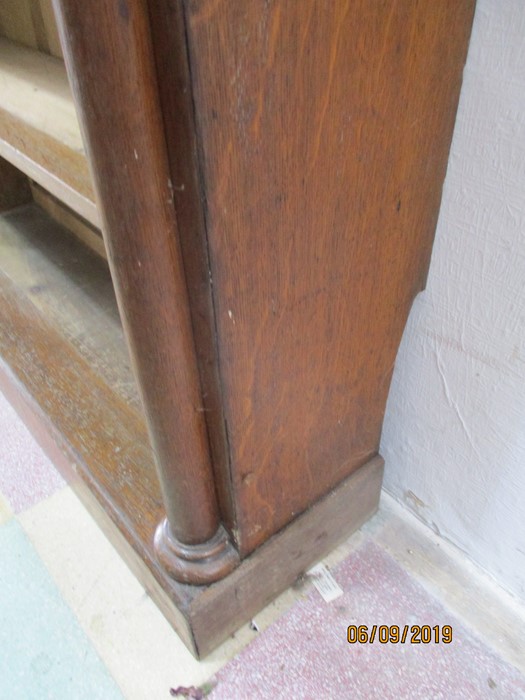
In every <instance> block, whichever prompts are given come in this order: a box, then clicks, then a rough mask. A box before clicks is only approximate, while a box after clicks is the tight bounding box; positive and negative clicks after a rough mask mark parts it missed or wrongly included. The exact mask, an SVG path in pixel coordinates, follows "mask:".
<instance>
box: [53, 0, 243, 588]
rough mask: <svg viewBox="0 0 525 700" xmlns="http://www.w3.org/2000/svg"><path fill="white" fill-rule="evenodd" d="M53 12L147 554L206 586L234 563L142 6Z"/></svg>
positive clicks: (123, 2)
mask: <svg viewBox="0 0 525 700" xmlns="http://www.w3.org/2000/svg"><path fill="white" fill-rule="evenodd" d="M54 7H55V11H56V14H57V19H58V24H59V31H60V35H61V40H62V46H63V49H64V53H65V60H66V65H67V67H68V73H69V76H70V80H71V83H72V89H73V93H74V95H75V99H76V104H77V107H78V109H79V112H80V119H81V125H82V127H83V131H84V139H85V142H86V147H87V150H88V153H89V157H90V162H91V165H92V169H93V178H94V182H95V189H96V193H97V199H98V206H99V208H100V211H101V215H102V220H103V231H104V239H105V244H106V248H107V251H108V259H109V263H110V268H111V274H112V278H113V283H114V286H115V290H116V294H117V300H118V304H119V310H120V315H121V318H122V322H123V325H124V329H125V332H126V336H127V340H128V344H129V348H130V353H131V357H132V361H133V365H134V370H135V376H136V378H137V382H138V385H139V389H140V392H141V396H142V401H143V404H144V409H145V414H146V419H147V422H148V427H149V432H150V437H151V441H152V444H153V448H154V452H155V456H156V462H157V469H158V474H159V479H160V483H161V488H162V492H163V497H164V503H165V507H166V515H167V517H166V520H165V521H164V522H162V523H161V524H160V525H159V528H158V530H157V534H156V538H155V544H156V550H157V554H158V556H159V558H160V560H161V562H162V563H163V564H164V566H165V568H166V569H167V570H168V571H169V572H170V573H171V574H172V575H173V577H174V578H176V579H177V580H181V581H185V582H189V583H196V584H200V583H206V582H210V581H214V580H216V579H218V578H221V577H223V576H224V575H226V574H227V573H228V572H229V571H231V570H232V569H233V568H234V567H235V566H236V565H237V563H238V561H239V557H238V553H237V552H236V550H235V549H234V548H233V546H232V544H231V542H230V540H229V538H228V535H227V533H226V531H225V530H224V528H223V527H222V525H221V523H220V517H219V509H218V506H217V499H216V493H215V485H214V479H213V472H212V466H211V461H210V454H209V446H208V439H207V433H206V425H205V420H204V415H203V412H202V401H201V392H200V385H199V374H198V368H197V361H196V353H195V346H194V339H193V333H192V326H191V318H190V311H189V302H188V291H187V287H186V280H185V273H184V268H183V263H182V257H181V251H180V244H179V233H178V230H177V222H176V219H175V212H174V207H173V192H172V190H173V186H172V183H171V181H170V179H169V168H168V162H167V155H166V146H165V141H164V136H163V124H162V116H161V111H160V106H159V99H158V94H157V84H156V76H155V67H154V59H153V52H152V46H151V37H150V29H149V22H148V14H147V7H146V4H145V2H144V0H118V1H117V0H101V2H99V3H97V4H96V6H94V5H91V4H85V3H79V2H77V1H76V0H54Z"/></svg>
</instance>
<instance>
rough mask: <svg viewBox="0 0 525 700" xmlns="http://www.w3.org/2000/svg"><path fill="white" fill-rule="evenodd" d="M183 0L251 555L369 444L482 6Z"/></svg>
mask: <svg viewBox="0 0 525 700" xmlns="http://www.w3.org/2000/svg"><path fill="white" fill-rule="evenodd" d="M184 7H185V22H186V31H187V38H188V44H189V56H190V72H191V76H192V83H193V90H194V91H193V98H194V104H195V115H196V128H197V134H198V138H199V145H200V158H201V162H200V168H201V171H202V182H203V190H204V191H203V206H204V208H205V215H206V230H207V237H208V244H209V253H210V255H209V258H210V265H211V277H212V283H213V296H214V308H215V313H216V319H215V321H216V331H217V342H218V351H219V358H220V381H221V386H222V396H223V410H224V419H225V422H226V426H227V438H228V444H229V448H230V460H231V472H230V475H229V478H230V479H231V489H232V490H233V499H234V502H235V509H236V534H237V537H238V542H239V544H240V549H241V553H242V554H243V555H245V554H246V553H248V552H250V551H252V550H253V549H254V548H255V547H256V546H257V545H259V544H261V543H262V542H263V541H264V540H265V539H267V538H268V537H269V536H270V535H272V534H273V533H275V532H276V531H278V530H279V529H280V528H281V527H282V526H283V525H285V524H286V523H287V522H289V521H290V520H291V519H293V518H294V517H296V515H297V514H298V513H301V512H302V511H304V510H305V509H306V508H308V506H309V505H311V504H312V503H313V502H314V501H315V500H316V499H317V498H319V497H320V496H321V495H322V494H323V493H326V492H327V491H328V490H329V489H330V488H332V487H333V486H334V485H335V484H337V483H338V482H339V481H340V480H341V479H343V478H344V477H345V476H347V475H348V474H350V473H351V472H352V471H353V470H354V469H356V468H357V467H359V466H360V465H361V464H363V463H364V462H366V461H367V460H369V459H370V458H371V456H372V455H374V454H376V453H377V450H378V446H379V438H380V433H381V424H382V420H383V414H384V410H385V403H386V399H387V394H388V390H389V385H390V379H391V376H392V370H393V367H394V361H395V357H396V353H397V349H398V346H399V342H400V339H401V335H402V332H403V329H404V326H405V323H406V320H407V316H408V313H409V310H410V307H411V304H412V301H413V299H414V297H415V295H416V294H417V293H418V291H420V290H421V289H422V288H423V287H424V284H425V279H426V274H427V269H428V265H429V260H430V253H431V247H432V240H433V236H434V230H435V226H436V221H437V216H438V210H439V203H440V197H441V188H442V184H443V179H444V175H445V170H446V163H447V157H448V151H449V145H450V140H451V136H452V130H453V125H454V119H455V113H456V108H457V102H458V96H459V90H460V85H461V77H462V70H463V65H464V62H465V58H466V51H467V46H468V38H469V34H470V27H471V22H472V16H473V10H474V1H473V0H459V1H458V0H442V1H440V2H435V0H398V1H397V2H390V1H388V2H385V1H383V0H334V1H333V2H324V1H321V0H303V1H302V2H296V1H295V0H280V1H277V0H246V1H245V2H228V1H226V0H187V2H184Z"/></svg>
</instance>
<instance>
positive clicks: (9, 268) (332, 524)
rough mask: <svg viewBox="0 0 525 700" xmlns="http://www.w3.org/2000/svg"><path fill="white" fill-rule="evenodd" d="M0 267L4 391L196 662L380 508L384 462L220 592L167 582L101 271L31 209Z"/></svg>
mask: <svg viewBox="0 0 525 700" xmlns="http://www.w3.org/2000/svg"><path fill="white" fill-rule="evenodd" d="M0 268H1V271H0V358H1V359H0V387H1V389H2V390H3V391H4V392H5V393H6V395H7V396H8V398H9V399H10V401H11V402H12V403H13V405H14V406H15V407H16V409H17V410H18V411H19V413H20V414H21V415H22V416H23V418H24V420H25V421H26V423H27V424H28V426H29V427H30V429H31V430H32V432H33V433H34V435H35V436H36V437H37V439H38V441H39V442H40V444H41V445H42V447H43V448H44V450H45V451H46V452H47V454H48V455H49V456H50V458H51V459H52V460H53V462H54V463H55V464H56V465H57V467H58V468H59V469H60V470H61V471H62V473H63V475H64V476H65V477H66V478H67V479H68V481H69V483H70V484H71V486H72V487H73V488H74V489H75V491H76V493H77V494H78V495H79V497H80V498H81V499H82V501H83V502H84V504H85V505H86V506H87V507H88V509H89V510H90V512H91V513H92V514H93V516H94V517H95V519H96V520H97V522H98V523H99V525H100V526H101V527H102V528H103V529H104V531H105V532H106V534H107V535H108V537H109V538H110V539H111V541H112V542H113V543H114V545H115V546H116V548H117V549H118V551H119V552H120V554H121V555H122V556H123V558H124V559H125V561H126V562H127V563H128V565H129V566H130V567H131V569H132V570H133V572H134V573H135V574H136V575H137V577H138V578H139V579H140V580H141V582H142V583H143V584H144V586H145V587H146V589H147V590H148V592H149V593H150V595H151V596H152V597H153V599H154V600H155V602H156V603H157V604H158V605H159V607H160V608H161V610H162V611H163V613H164V614H165V615H166V617H167V618H168V620H169V621H170V622H171V624H172V625H173V626H174V628H175V629H176V631H177V632H178V633H179V634H180V635H181V637H182V639H183V640H184V642H185V643H186V644H187V645H188V647H189V648H190V649H191V650H192V651H193V653H195V654H196V655H198V656H201V657H203V656H206V655H207V654H208V653H209V652H210V651H211V650H212V649H213V648H215V647H216V646H217V645H218V644H220V643H221V642H222V641H223V640H224V639H226V638H227V637H228V636H229V635H230V634H231V633H232V632H234V631H235V630H236V629H237V628H238V627H239V626H240V625H242V624H243V623H244V622H247V621H248V620H249V619H251V618H252V617H253V616H254V615H255V614H256V613H257V611H258V610H260V608H261V607H262V606H263V605H265V604H266V603H268V602H269V601H270V600H272V598H274V597H275V596H276V595H278V594H279V593H280V592H281V591H282V590H284V589H285V588H286V587H287V586H289V585H290V584H291V583H292V582H293V581H294V580H295V578H296V577H297V576H298V575H300V574H301V573H303V572H304V570H305V569H307V568H309V567H310V566H311V565H312V564H313V563H315V561H317V560H318V559H320V558H321V557H322V556H324V555H325V554H326V553H327V552H329V551H330V550H331V549H332V548H333V547H335V546H336V545H337V544H338V543H339V542H341V541H342V540H343V539H345V538H346V537H347V536H348V535H350V534H351V532H352V531H353V530H355V529H356V528H357V527H359V525H360V524H361V523H362V522H364V521H365V520H366V519H367V518H368V517H370V516H371V515H372V514H373V512H374V511H375V509H376V508H377V503H378V499H379V493H380V489H381V477H382V460H381V459H380V458H375V459H373V460H372V461H371V462H370V463H369V464H368V465H366V466H365V467H364V468H363V469H360V470H358V471H357V472H356V473H355V474H353V475H352V476H351V477H350V478H349V479H348V480H345V482H343V483H342V484H341V485H340V486H338V487H337V488H336V489H334V491H333V492H331V493H330V494H329V495H328V496H327V497H326V498H325V499H322V500H321V501H319V503H317V504H316V505H315V506H314V507H313V508H311V509H309V510H308V511H307V512H306V513H304V514H303V515H301V516H300V517H298V518H297V519H296V520H295V521H294V522H293V523H292V524H291V525H290V526H288V527H287V528H285V529H284V530H283V531H281V532H279V533H278V534H277V535H276V536H274V537H273V538H271V539H270V540H269V541H268V542H267V543H266V544H265V545H263V546H262V547H261V548H260V549H259V550H258V551H257V552H255V553H254V554H253V555H252V556H250V557H248V558H247V559H245V560H244V561H243V562H242V563H241V564H240V565H239V567H238V568H237V569H235V570H234V571H233V572H232V573H231V574H230V575H229V576H228V577H227V578H226V579H224V581H219V582H217V583H214V584H212V585H211V586H187V585H184V584H178V583H176V582H175V581H173V579H172V578H171V577H170V576H169V575H168V574H167V573H166V571H165V570H164V569H163V568H162V567H161V566H160V565H159V562H158V560H157V557H156V555H155V552H154V549H153V533H154V531H155V528H156V526H157V523H158V520H159V518H160V517H161V514H162V512H163V505H162V498H161V493H160V489H159V485H158V481H157V478H156V475H155V467H154V460H153V454H152V451H151V447H150V444H149V440H148V435H147V430H146V426H145V421H144V417H143V415H142V414H141V411H140V401H139V397H138V394H137V389H136V385H135V382H134V381H133V376H132V373H131V369H130V366H129V361H128V360H127V353H126V347H125V342H124V337H123V333H122V329H121V327H120V322H119V317H118V311H117V306H116V301H115V298H114V295H113V292H112V285H111V280H110V277H109V271H108V269H107V266H106V265H105V263H104V261H103V260H102V259H101V258H100V256H98V255H96V254H94V253H93V252H91V251H90V250H88V249H87V248H84V246H83V245H82V244H81V243H80V242H79V241H77V240H76V239H75V238H72V237H68V236H67V234H66V233H65V232H64V231H63V230H62V229H61V227H60V226H59V225H57V224H56V222H54V221H52V220H51V219H49V217H48V216H47V215H46V214H45V213H44V212H43V211H41V210H40V209H39V208H38V207H36V206H35V205H30V206H26V207H21V208H19V209H17V210H15V211H12V212H9V213H8V214H6V215H4V216H2V217H0ZM57 270H60V271H61V273H60V274H59V275H57ZM97 346H98V347H99V352H100V354H99V356H98V358H97V359H94V355H96V347H97Z"/></svg>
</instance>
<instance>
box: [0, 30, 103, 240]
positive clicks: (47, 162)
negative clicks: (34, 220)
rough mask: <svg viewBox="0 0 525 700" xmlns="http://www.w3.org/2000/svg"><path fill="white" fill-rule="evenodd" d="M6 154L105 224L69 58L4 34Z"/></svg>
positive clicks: (0, 43)
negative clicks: (19, 42) (67, 62)
mask: <svg viewBox="0 0 525 700" xmlns="http://www.w3.org/2000/svg"><path fill="white" fill-rule="evenodd" d="M0 156H2V157H3V158H5V159H6V160H8V161H9V162H10V163H12V164H13V165H14V166H15V167H17V168H18V169H19V170H21V171H22V172H24V173H25V174H26V175H28V176H29V177H30V178H31V179H33V180H35V181H36V182H37V183H39V184H40V185H41V186H42V187H44V188H45V189H47V190H49V192H51V193H52V194H53V195H55V196H56V197H57V198H58V199H60V200H61V201H63V202H64V203H65V204H66V205H68V206H69V207H70V208H71V209H73V210H74V211H76V212H77V213H78V214H80V216H83V217H84V218H85V219H87V220H88V221H89V222H90V223H92V224H93V225H95V226H99V225H100V218H99V215H98V212H97V208H96V206H95V195H94V192H93V186H92V183H91V176H90V174H89V169H88V164H87V160H86V155H85V152H84V145H83V142H82V137H81V134H80V127H79V124H78V119H77V116H76V112H75V105H74V103H73V98H72V96H71V90H70V88H69V83H68V80H67V75H66V70H65V67H64V64H63V62H62V61H60V60H59V59H57V58H52V57H51V56H46V55H44V54H42V53H39V52H38V51H33V50H31V49H28V48H24V47H23V46H19V45H17V44H14V43H13V42H11V41H8V40H7V39H2V38H0Z"/></svg>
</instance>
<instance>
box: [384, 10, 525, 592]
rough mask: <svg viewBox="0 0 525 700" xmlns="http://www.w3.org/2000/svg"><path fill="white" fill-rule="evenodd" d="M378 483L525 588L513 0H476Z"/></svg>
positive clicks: (518, 111)
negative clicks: (425, 268)
mask: <svg viewBox="0 0 525 700" xmlns="http://www.w3.org/2000/svg"><path fill="white" fill-rule="evenodd" d="M381 452H382V454H383V456H384V457H385V459H386V475H385V488H386V490H387V491H389V492H390V493H391V494H392V495H394V497H395V498H397V499H398V500H400V501H402V502H403V503H404V504H405V505H406V506H407V507H408V508H410V509H411V510H413V511H415V512H416V513H417V514H418V516H419V517H420V518H421V519H422V520H423V521H424V522H426V523H428V524H429V525H430V526H431V527H433V528H434V529H435V530H436V532H438V534H441V535H442V536H443V537H446V538H447V539H449V540H450V541H452V542H453V543H454V544H456V545H457V546H458V547H460V548H461V549H462V550H464V552H465V553H466V554H467V555H468V556H469V557H470V558H471V559H472V560H474V561H475V562H476V563H477V564H479V565H480V566H481V567H482V568H484V569H485V570H486V571H487V572H489V573H490V574H491V575H492V576H493V577H494V578H495V579H496V580H497V581H498V582H499V583H500V584H501V585H502V586H503V587H504V588H506V589H507V590H508V591H510V592H512V593H514V594H516V595H517V596H519V597H520V598H521V599H523V600H525V0H478V5H477V9H476V15H475V21H474V27H473V33H472V39H471V44H470V49H469V55H468V61H467V66H466V69H465V74H464V82H463V89H462V93H461V99H460V105H459V111H458V118H457V124H456V128H455V133H454V139H453V143H452V150H451V155H450V161H449V166H448V173H447V178H446V182H445V188H444V196H443V202H442V205H441V213H440V219H439V224H438V228H437V233H436V241H435V246H434V252H433V257H432V265H431V268H430V274H429V277H428V283H427V289H426V291H425V292H424V293H423V294H421V295H420V296H419V297H418V299H417V300H416V302H415V304H414V307H413V309H412V314H411V317H410V320H409V323H408V326H407V328H406V332H405V335H404V338H403V342H402V345H401V348H400V351H399V355H398V359H397V364H396V369H395V373H394V378H393V382H392V388H391V393H390V397H389V402H388V406H387V414H386V417H385V424H384V429H383V437H382V445H381Z"/></svg>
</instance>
